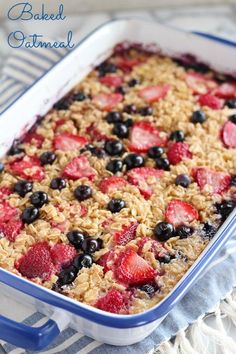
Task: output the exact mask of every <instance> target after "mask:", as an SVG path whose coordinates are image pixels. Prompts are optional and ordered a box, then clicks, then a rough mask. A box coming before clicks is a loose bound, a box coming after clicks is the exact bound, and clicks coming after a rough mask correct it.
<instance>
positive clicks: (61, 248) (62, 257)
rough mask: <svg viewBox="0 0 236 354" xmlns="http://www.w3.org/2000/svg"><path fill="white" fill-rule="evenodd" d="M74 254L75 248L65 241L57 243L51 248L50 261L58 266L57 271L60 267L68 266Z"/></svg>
mask: <svg viewBox="0 0 236 354" xmlns="http://www.w3.org/2000/svg"><path fill="white" fill-rule="evenodd" d="M76 254H77V252H76V249H75V248H74V247H73V246H71V245H68V244H65V243H58V244H56V245H54V246H53V247H52V249H51V257H52V261H53V263H54V264H55V266H56V267H57V268H58V271H60V269H61V268H62V267H68V266H69V265H70V264H71V263H72V262H73V259H74V258H75V256H76Z"/></svg>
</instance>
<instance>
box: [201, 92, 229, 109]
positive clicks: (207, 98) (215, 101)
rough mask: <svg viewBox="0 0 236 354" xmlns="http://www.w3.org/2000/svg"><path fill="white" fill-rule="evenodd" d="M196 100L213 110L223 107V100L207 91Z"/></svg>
mask: <svg viewBox="0 0 236 354" xmlns="http://www.w3.org/2000/svg"><path fill="white" fill-rule="evenodd" d="M198 102H199V103H200V105H201V106H207V107H210V108H211V109H215V110H217V109H221V108H222V107H223V100H222V99H220V98H218V97H216V96H213V95H211V94H209V93H208V94H206V95H200V96H199V99H198Z"/></svg>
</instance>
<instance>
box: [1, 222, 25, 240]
mask: <svg viewBox="0 0 236 354" xmlns="http://www.w3.org/2000/svg"><path fill="white" fill-rule="evenodd" d="M22 228H23V223H22V221H21V220H20V219H16V220H14V219H13V220H9V221H8V222H7V223H6V222H0V233H3V234H4V236H5V237H6V238H7V239H8V240H9V241H11V242H14V241H15V239H16V237H17V236H18V235H19V233H20V231H21V230H22Z"/></svg>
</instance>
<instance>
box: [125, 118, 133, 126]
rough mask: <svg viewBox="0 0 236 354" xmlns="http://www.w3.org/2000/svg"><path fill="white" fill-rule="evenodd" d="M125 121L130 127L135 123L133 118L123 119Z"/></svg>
mask: <svg viewBox="0 0 236 354" xmlns="http://www.w3.org/2000/svg"><path fill="white" fill-rule="evenodd" d="M123 123H124V124H125V125H126V127H128V128H130V127H132V125H133V119H132V118H127V119H126V120H124V121H123Z"/></svg>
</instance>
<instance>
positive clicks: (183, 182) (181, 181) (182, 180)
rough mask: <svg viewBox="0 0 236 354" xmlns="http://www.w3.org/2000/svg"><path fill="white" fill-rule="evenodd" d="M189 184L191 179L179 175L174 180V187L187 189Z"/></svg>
mask: <svg viewBox="0 0 236 354" xmlns="http://www.w3.org/2000/svg"><path fill="white" fill-rule="evenodd" d="M190 183H191V179H190V178H189V176H188V175H185V174H183V173H182V174H180V175H178V176H177V177H176V179H175V184H176V186H181V187H183V188H188V187H189V185H190Z"/></svg>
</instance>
